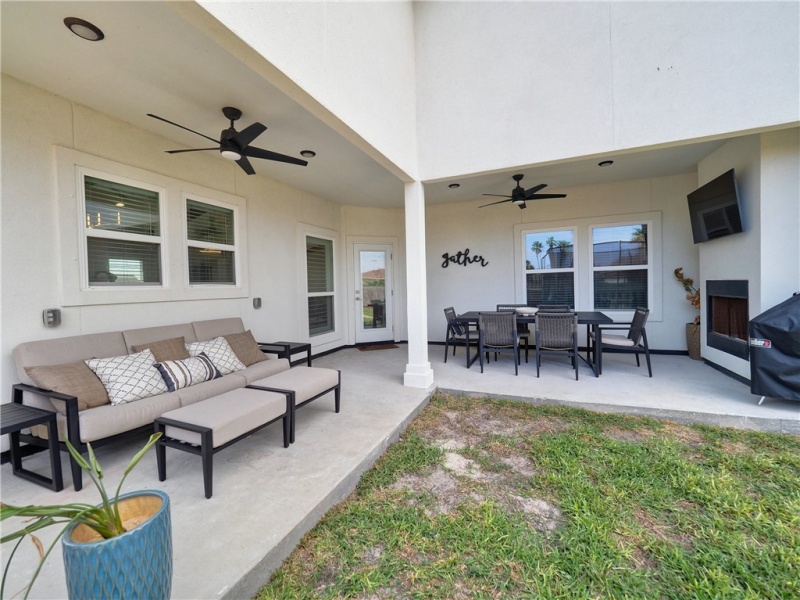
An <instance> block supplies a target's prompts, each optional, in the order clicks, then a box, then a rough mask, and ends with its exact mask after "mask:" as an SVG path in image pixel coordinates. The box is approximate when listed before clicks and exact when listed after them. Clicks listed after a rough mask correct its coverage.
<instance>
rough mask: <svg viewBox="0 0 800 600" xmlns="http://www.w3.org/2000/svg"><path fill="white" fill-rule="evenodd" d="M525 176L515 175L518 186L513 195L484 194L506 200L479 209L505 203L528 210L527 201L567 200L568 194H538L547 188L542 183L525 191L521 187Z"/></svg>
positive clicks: (514, 178)
mask: <svg viewBox="0 0 800 600" xmlns="http://www.w3.org/2000/svg"><path fill="white" fill-rule="evenodd" d="M523 177H525V175H514V176H513V177H512V179H513V180H514V181H516V182H517V186H516V187H515V188H514V189H513V190H511V195H510V196H508V195H505V194H484V196H497V197H498V198H506V200H498V201H497V202H490V203H489V204H484V205H482V206H479V207H478V208H483V207H484V206H492V205H494V204H502V203H503V202H513V203H514V204H516V205H517V206H519V207H520V208H526V206H525V201H526V200H544V199H545V198H566V197H567V195H566V194H537V192H538V191H539V190H542V189H544V188H546V187H547V184H546V183H540V184H539V185H535V186H533V187H532V188H530V189H529V190H526V189H524V188H523V187H522V186H521V185H520V183H519V182H520V181H522V178H523Z"/></svg>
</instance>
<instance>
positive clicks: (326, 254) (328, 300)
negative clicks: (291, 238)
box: [306, 236, 335, 336]
mask: <svg viewBox="0 0 800 600" xmlns="http://www.w3.org/2000/svg"><path fill="white" fill-rule="evenodd" d="M306 277H307V278H308V333H309V335H312V336H314V335H320V334H323V333H330V332H332V331H334V328H335V323H334V301H333V295H334V290H333V240H326V239H323V238H318V237H314V236H306Z"/></svg>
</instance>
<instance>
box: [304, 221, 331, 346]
mask: <svg viewBox="0 0 800 600" xmlns="http://www.w3.org/2000/svg"><path fill="white" fill-rule="evenodd" d="M309 238H316V239H318V240H323V241H327V242H330V262H331V273H330V277H331V281H330V284H331V286H332V287H333V289H332V290H330V291H325V292H310V291H308V240H309ZM334 248H335V240H334V239H333V238H330V237H326V236H321V235H316V234H312V233H307V234H306V236H305V252H304V253H303V257H304V263H305V269H306V318H307V320H308V300H309V299H311V298H331V300H332V302H333V304H332V306H331V312H332V314H331V318H332V319H333V327H332V328H331V329H330V330H327V331H321V332H319V333H311V323H310V322H307V323H306V324H307V326H308V336H309V338H312V339H313V338H319V337H320V336H326V335H330V334H332V333H335V332H336V328H337V326H338V319H337V318H336V308H337V304H338V303H337V302H336V260H335V251H334Z"/></svg>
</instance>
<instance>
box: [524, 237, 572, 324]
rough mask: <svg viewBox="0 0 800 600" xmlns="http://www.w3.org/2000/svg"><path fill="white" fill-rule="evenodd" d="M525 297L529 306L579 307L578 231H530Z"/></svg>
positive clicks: (527, 238)
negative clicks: (566, 305) (555, 305)
mask: <svg viewBox="0 0 800 600" xmlns="http://www.w3.org/2000/svg"><path fill="white" fill-rule="evenodd" d="M523 243H524V244H525V254H524V256H525V300H526V303H527V304H528V306H539V305H540V304H568V305H569V306H571V307H573V308H574V307H575V231H574V230H573V229H561V230H554V231H526V232H525V233H524V235H523Z"/></svg>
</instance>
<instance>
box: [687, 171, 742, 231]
mask: <svg viewBox="0 0 800 600" xmlns="http://www.w3.org/2000/svg"><path fill="white" fill-rule="evenodd" d="M687 198H688V200H689V217H690V218H691V220H692V235H693V236H694V243H695V244H699V243H700V242H707V241H709V240H714V239H717V238H721V237H725V236H726V235H731V234H734V233H741V232H742V213H741V210H740V206H739V193H738V191H737V189H736V174H735V173H734V170H733V169H731V170H730V171H728V172H726V173H723V174H722V175H720V176H719V177H717V178H716V179H712V180H711V181H709V182H708V183H707V184H705V185H704V186H702V187H699V188H697V189H696V190H695V191H693V192H692V193H691V194H689V195H688V197H687Z"/></svg>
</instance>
